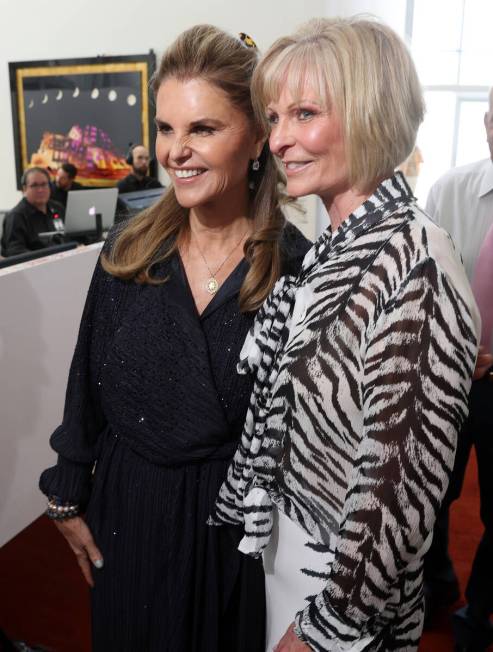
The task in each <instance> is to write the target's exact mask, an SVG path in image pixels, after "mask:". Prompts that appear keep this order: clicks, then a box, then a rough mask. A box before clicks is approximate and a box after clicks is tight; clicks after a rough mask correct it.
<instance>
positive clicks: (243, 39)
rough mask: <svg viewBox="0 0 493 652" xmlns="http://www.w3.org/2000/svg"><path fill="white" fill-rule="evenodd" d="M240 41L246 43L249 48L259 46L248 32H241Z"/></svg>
mask: <svg viewBox="0 0 493 652" xmlns="http://www.w3.org/2000/svg"><path fill="white" fill-rule="evenodd" d="M239 36H240V41H241V42H242V43H243V45H245V46H246V47H247V48H257V44H256V43H255V41H254V40H253V38H252V37H251V36H248V34H245V32H240V34H239Z"/></svg>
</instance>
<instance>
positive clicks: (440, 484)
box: [214, 17, 478, 652]
mask: <svg viewBox="0 0 493 652" xmlns="http://www.w3.org/2000/svg"><path fill="white" fill-rule="evenodd" d="M252 88H253V92H254V98H255V101H256V103H257V104H258V111H259V114H261V115H262V116H263V117H264V119H266V120H267V121H268V122H269V125H270V137H269V143H270V147H271V150H272V152H273V153H274V154H275V155H276V156H277V157H278V158H279V161H280V163H281V164H282V166H283V168H284V170H285V173H286V177H287V192H288V193H289V195H291V196H293V197H301V196H304V195H308V194H316V195H318V196H319V197H320V198H321V200H322V201H323V203H324V205H325V207H326V209H327V212H328V215H329V219H330V223H329V226H328V228H327V229H326V230H325V232H324V233H323V234H322V235H321V236H320V238H319V239H318V241H317V242H316V243H315V244H314V246H313V247H312V248H311V250H310V251H309V252H308V253H307V255H306V257H305V259H304V261H303V265H302V268H301V271H300V273H299V274H298V275H296V276H295V277H293V278H287V277H285V278H284V280H283V281H280V282H279V284H278V286H277V287H276V289H275V290H274V291H273V292H272V294H271V296H270V297H269V299H268V300H267V301H266V303H265V305H264V306H263V308H262V310H261V311H260V312H259V313H258V315H257V318H256V320H255V325H254V328H253V330H252V333H251V335H250V336H249V338H248V339H247V341H246V343H245V346H244V348H243V351H242V362H241V367H242V368H243V369H244V370H245V371H249V372H250V373H253V374H254V375H255V377H256V383H255V390H254V395H253V400H252V403H251V411H250V412H249V415H248V417H247V420H246V426H245V431H244V435H243V437H242V443H241V446H240V447H239V450H238V452H237V455H236V456H235V461H234V464H233V465H232V467H231V469H230V471H229V473H228V478H227V482H225V484H224V485H223V487H222V490H221V493H220V498H219V501H218V505H217V509H216V512H215V518H214V521H215V522H228V523H237V522H244V523H245V536H244V539H243V540H242V542H241V550H242V551H244V552H246V553H249V554H252V555H259V554H260V553H261V552H263V554H264V570H265V574H266V595H267V633H268V635H267V642H268V646H267V649H268V650H269V652H270V651H271V650H272V649H273V648H274V649H275V650H276V652H302V651H308V650H316V651H317V652H329V651H330V652H342V651H345V652H362V651H363V650H364V651H365V652H370V651H371V652H376V651H377V650H378V651H379V652H389V651H390V650H393V651H396V652H397V651H399V652H415V651H416V650H417V648H418V643H419V638H420V636H421V629H422V622H423V581H422V567H423V556H424V554H425V552H426V550H427V549H428V547H429V544H430V541H431V536H432V531H433V523H434V520H435V517H436V514H437V511H438V509H439V506H440V502H441V500H442V498H443V495H444V493H445V490H446V488H447V484H448V481H449V476H450V472H451V469H452V466H453V461H454V454H455V446H456V440H457V433H458V431H459V429H460V426H461V424H462V423H463V421H464V418H465V416H466V414H467V409H468V407H467V398H468V392H469V387H470V384H471V375H472V371H473V369H474V364H475V359H476V354H477V344H478V313H477V308H476V305H475V303H474V299H473V297H472V294H471V289H470V287H469V285H468V283H467V279H466V276H465V273H464V269H463V268H462V265H461V262H460V259H459V256H458V255H457V253H456V252H455V250H454V248H453V245H452V242H451V240H450V238H449V236H448V235H447V234H446V233H445V232H444V231H443V230H441V229H439V228H438V227H437V226H436V225H435V224H434V223H433V222H432V221H431V220H430V219H429V218H428V217H427V215H426V214H425V213H424V212H423V211H422V210H420V209H419V207H418V206H417V205H416V202H415V199H414V197H413V195H412V192H411V190H410V188H409V186H408V185H407V183H406V181H405V179H404V177H403V176H402V174H400V173H395V172H394V171H395V169H396V167H397V166H398V165H399V164H400V163H401V162H402V161H403V160H404V159H405V158H406V157H407V156H408V155H409V153H410V152H411V150H412V148H413V146H414V144H415V139H416V133H417V130H418V127H419V124H420V122H421V120H422V118H423V111H424V104H423V97H422V92H421V88H420V84H419V81H418V77H417V74H416V70H415V68H414V64H413V62H412V59H411V56H410V54H409V52H408V51H407V49H406V47H405V45H404V43H403V42H402V41H401V39H400V38H399V37H398V36H397V34H395V32H393V31H392V30H391V29H390V28H388V27H387V26H385V25H383V24H381V23H379V22H378V21H375V20H365V19H362V18H358V17H355V18H351V19H318V20H313V21H311V22H309V23H308V24H307V25H305V26H303V27H302V28H300V29H299V30H298V31H297V32H296V33H295V34H293V35H291V36H287V37H284V38H281V39H279V40H278V41H276V43H274V44H273V45H272V47H271V48H270V49H269V51H268V52H267V54H266V55H265V57H264V58H263V60H262V62H261V63H260V64H259V67H258V68H257V69H256V71H255V74H254V80H253V84H252ZM274 646H275V647H274Z"/></svg>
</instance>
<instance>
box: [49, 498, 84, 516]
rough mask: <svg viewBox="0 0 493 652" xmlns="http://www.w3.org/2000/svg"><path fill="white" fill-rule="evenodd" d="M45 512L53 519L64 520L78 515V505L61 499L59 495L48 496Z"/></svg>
mask: <svg viewBox="0 0 493 652" xmlns="http://www.w3.org/2000/svg"><path fill="white" fill-rule="evenodd" d="M45 514H46V516H47V517H48V518H51V519H52V520H53V521H66V520H68V519H69V518H75V517H76V516H78V515H79V505H77V504H76V503H70V502H68V501H65V500H62V499H61V498H60V497H59V496H50V497H49V498H48V505H47V507H46V511H45Z"/></svg>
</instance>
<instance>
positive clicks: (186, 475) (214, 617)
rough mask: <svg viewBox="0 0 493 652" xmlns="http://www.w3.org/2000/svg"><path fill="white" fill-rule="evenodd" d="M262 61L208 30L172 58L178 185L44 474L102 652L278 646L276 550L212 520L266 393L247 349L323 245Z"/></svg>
mask: <svg viewBox="0 0 493 652" xmlns="http://www.w3.org/2000/svg"><path fill="white" fill-rule="evenodd" d="M256 63H257V51H256V49H255V48H254V47H250V46H249V45H248V42H244V41H243V40H241V39H238V38H234V37H232V36H229V35H228V34H226V33H224V32H223V31H221V30H219V29H217V28H215V27H211V26H207V25H201V26H197V27H194V28H192V29H190V30H188V31H186V32H184V33H183V34H182V35H181V36H179V37H178V39H177V40H176V41H175V42H174V43H173V44H172V45H171V46H170V47H169V49H168V50H167V51H166V52H165V53H164V55H163V58H162V60H161V64H160V66H159V70H158V71H157V74H156V76H155V78H154V81H153V89H154V93H155V97H156V124H157V129H158V135H157V142H156V153H157V158H158V160H159V162H160V163H161V165H162V166H163V167H164V168H165V169H166V171H167V172H168V174H169V176H170V179H171V182H172V185H171V188H170V190H169V191H168V192H167V193H166V194H165V195H164V197H163V198H162V199H161V200H160V201H159V202H158V203H157V204H156V205H155V206H153V207H151V208H149V209H148V210H146V211H144V212H143V213H141V214H140V215H138V216H136V217H135V218H133V219H132V220H131V221H128V222H126V223H123V224H122V225H120V226H119V227H118V228H117V230H116V231H115V232H114V233H111V234H110V237H109V239H108V241H107V242H106V244H105V246H104V248H103V254H102V256H101V260H100V262H99V263H98V265H97V268H96V271H95V273H94V277H93V280H92V283H91V287H90V289H89V295H88V298H87V303H86V306H85V310H84V314H83V317H82V323H81V328H80V333H79V338H78V342H77V346H76V350H75V354H74V358H73V362H72V367H71V370H70V377H69V383H68V390H67V397H66V406H65V412H64V418H63V422H62V424H61V426H60V427H59V428H57V430H56V431H55V432H54V434H53V436H52V438H51V444H52V446H53V448H54V449H55V450H56V451H57V453H58V456H59V457H58V463H57V464H56V466H54V467H52V468H50V469H48V470H46V471H45V472H44V473H43V475H42V477H41V481H40V484H41V489H42V491H43V492H44V493H45V494H46V495H47V496H49V506H48V510H47V513H48V516H51V517H53V518H55V519H56V523H57V525H58V527H59V529H60V531H61V532H62V534H63V535H64V536H65V537H66V538H67V540H68V542H69V544H70V546H71V547H72V549H73V550H74V552H75V554H76V556H77V559H78V562H79V564H80V566H81V568H82V572H83V573H84V576H85V577H86V579H87V581H88V583H89V584H90V585H91V586H92V587H93V590H92V592H91V594H92V619H93V649H94V650H96V651H98V650H100V651H103V650H104V651H105V652H108V650H118V651H119V652H122V651H125V650H128V651H129V652H130V651H131V652H136V651H139V652H141V651H142V652H144V651H151V650H152V651H155V652H157V651H159V652H164V651H166V650H169V651H170V652H195V651H203V652H206V651H207V652H213V651H219V650H225V651H226V650H227V651H228V652H230V651H232V650H235V652H239V651H242V650H243V651H244V652H252V651H255V650H263V646H264V607H265V605H264V586H263V582H264V578H263V572H262V568H261V565H260V562H258V561H255V560H251V559H246V558H242V556H241V555H240V554H239V553H238V552H237V550H236V547H237V541H236V538H237V537H236V533H235V528H230V529H228V530H225V531H224V532H222V531H221V530H217V529H211V528H208V527H207V525H206V520H207V515H208V513H209V511H210V509H211V507H212V504H213V501H214V497H215V495H216V493H217V491H218V489H219V486H220V484H221V482H222V480H223V479H224V476H225V472H226V469H227V466H228V463H229V461H230V460H231V458H232V456H233V453H234V450H235V448H236V446H237V443H238V440H239V436H240V433H241V429H242V426H243V422H244V419H245V414H246V410H247V406H248V401H249V397H250V394H251V389H252V383H251V380H250V379H249V378H247V377H244V376H238V375H237V374H236V363H237V359H238V355H239V351H240V348H241V345H242V343H243V340H244V338H245V336H246V334H247V331H248V329H249V328H250V326H251V324H252V322H253V317H254V313H255V311H256V310H257V308H258V307H259V306H260V305H261V303H262V301H263V300H264V298H265V297H266V296H267V294H268V293H269V291H270V289H271V288H272V287H273V285H274V283H275V281H276V279H277V278H278V277H279V276H280V274H281V273H292V272H293V271H295V270H296V269H297V268H298V267H299V265H300V263H301V260H302V258H303V255H304V252H305V251H306V249H307V247H308V245H307V241H306V240H305V239H304V238H303V236H301V234H300V233H299V232H298V231H297V230H296V229H295V228H294V227H292V226H289V225H286V224H285V220H284V217H283V214H282V211H281V208H280V201H281V197H280V195H279V191H278V187H279V174H278V171H277V168H276V166H275V163H274V161H273V158H272V156H271V155H270V153H269V152H268V149H267V148H264V140H265V135H264V132H263V130H262V127H261V126H260V125H259V124H258V123H257V121H256V120H255V118H254V113H253V109H252V103H251V97H250V81H251V76H252V73H253V70H254V68H255V65H256ZM81 513H84V517H82V516H81ZM91 567H95V569H96V570H94V568H91Z"/></svg>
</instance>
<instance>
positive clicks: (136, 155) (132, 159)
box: [117, 145, 163, 193]
mask: <svg viewBox="0 0 493 652" xmlns="http://www.w3.org/2000/svg"><path fill="white" fill-rule="evenodd" d="M127 163H128V164H129V165H131V166H132V172H131V173H130V174H128V175H127V176H126V177H125V178H124V179H121V181H119V182H118V183H117V187H118V192H120V193H124V192H136V191H137V190H148V189H149V188H162V187H163V186H162V184H160V183H159V181H158V180H157V179H154V178H153V177H149V176H147V173H148V172H149V150H148V149H147V147H144V146H143V145H132V147H131V148H130V149H129V152H128V156H127Z"/></svg>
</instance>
